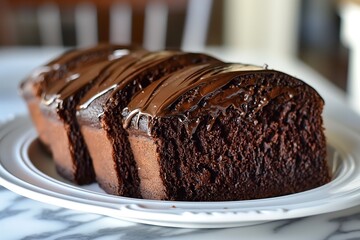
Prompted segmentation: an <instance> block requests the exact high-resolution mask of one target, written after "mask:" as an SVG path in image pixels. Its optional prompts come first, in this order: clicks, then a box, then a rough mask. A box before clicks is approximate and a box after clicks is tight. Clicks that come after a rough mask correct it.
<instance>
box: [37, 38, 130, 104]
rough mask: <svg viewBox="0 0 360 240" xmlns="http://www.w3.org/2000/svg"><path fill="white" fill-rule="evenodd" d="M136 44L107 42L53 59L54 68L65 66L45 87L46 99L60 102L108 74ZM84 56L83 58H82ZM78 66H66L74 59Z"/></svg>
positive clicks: (51, 102) (46, 100) (44, 99)
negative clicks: (122, 44)
mask: <svg viewBox="0 0 360 240" xmlns="http://www.w3.org/2000/svg"><path fill="white" fill-rule="evenodd" d="M133 49H134V47H125V46H117V45H114V46H113V45H105V46H102V45H100V46H98V47H96V48H91V49H89V50H84V51H81V50H79V51H72V52H70V54H65V55H64V56H63V57H62V58H59V59H58V60H57V61H54V62H53V65H50V66H52V67H51V68H52V69H59V68H63V69H66V71H65V70H63V71H65V72H64V73H63V74H61V77H60V78H58V79H57V81H49V82H47V84H46V86H45V87H44V94H43V103H45V104H46V105H51V104H53V103H54V102H57V103H59V104H61V103H62V101H64V99H66V98H68V97H71V96H73V95H74V94H75V93H76V92H78V91H79V90H81V89H82V88H83V87H84V86H85V85H87V84H89V83H92V82H93V81H95V80H97V79H101V78H106V77H107V76H108V75H109V74H110V72H109V71H108V70H109V69H111V67H112V66H117V63H118V62H122V61H120V60H121V59H122V58H123V57H124V56H127V55H128V54H130V51H131V50H133ZM81 57H82V58H81ZM72 62H75V63H73V65H74V64H75V65H76V67H72V68H70V69H67V68H68V66H69V65H70V64H71V63H72Z"/></svg>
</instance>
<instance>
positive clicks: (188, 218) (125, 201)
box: [0, 115, 360, 228]
mask: <svg viewBox="0 0 360 240" xmlns="http://www.w3.org/2000/svg"><path fill="white" fill-rule="evenodd" d="M325 124H326V125H325V126H326V132H325V133H326V134H327V135H330V136H331V135H332V134H335V135H336V134H339V133H340V134H341V132H343V131H345V132H346V134H345V135H347V136H348V137H349V136H350V138H355V139H356V140H357V142H358V144H359V143H360V136H359V134H357V132H356V133H355V132H354V131H351V129H350V128H349V127H347V126H344V125H342V124H339V123H338V122H335V121H333V120H329V119H327V120H326V121H325ZM19 125H21V127H22V128H24V130H25V131H23V133H22V134H20V133H17V131H20V130H19ZM11 126H13V127H11ZM334 130H335V131H334ZM26 134H27V135H28V136H26ZM13 135H15V136H13ZM9 136H13V138H14V137H15V143H17V144H13V145H14V149H13V150H16V149H17V150H20V149H19V146H20V147H21V148H24V147H25V148H26V146H27V147H29V144H30V143H31V142H32V141H34V137H35V138H36V132H35V130H34V128H33V127H32V124H31V120H30V119H29V117H28V116H27V115H23V116H17V117H14V118H12V119H11V120H9V121H7V122H5V123H2V124H0V147H1V146H2V145H4V141H5V142H9V141H14V140H13V139H10V137H9ZM29 139H30V140H29ZM327 139H328V140H329V138H328V136H327ZM20 140H22V142H21V141H20ZM333 140H334V139H333V138H331V140H330V141H329V142H331V144H337V147H339V148H337V150H339V151H343V152H342V154H345V155H349V156H350V157H351V158H354V156H353V155H354V154H355V153H353V154H350V153H349V152H346V146H341V144H339V142H336V141H335V142H336V143H333V142H332V141H333ZM24 141H25V142H24ZM26 144H27V145H26ZM359 145H360V144H359ZM341 148H344V149H341ZM24 151H26V149H25V150H24V149H23V150H21V151H20V154H24ZM16 154H19V153H16ZM1 155H2V154H1V153H0V184H1V185H3V186H4V187H6V188H8V189H9V190H11V191H14V192H16V193H18V194H20V195H23V196H25V197H28V198H32V199H34V200H37V201H42V202H45V203H49V201H46V200H51V201H50V202H51V203H52V204H54V205H58V206H61V207H66V208H72V209H75V210H81V211H85V212H92V213H97V214H102V215H106V216H110V217H115V218H120V219H123V220H127V221H132V222H140V223H146V224H153V225H159V226H170V227H193V228H194V227H195V228H204V227H206V228H209V227H210V228H218V227H234V226H246V225H252V224H257V223H262V222H267V221H273V220H282V219H290V218H297V217H305V216H311V215H317V214H321V213H329V212H334V211H338V210H343V209H346V208H350V207H353V206H356V205H358V204H359V203H360V184H359V186H357V187H358V188H357V189H355V190H354V191H355V192H356V193H355V194H354V193H353V192H352V193H351V194H352V195H351V194H350V195H351V198H348V199H346V198H344V196H346V194H348V193H347V192H345V194H344V195H340V196H337V197H336V196H335V197H336V198H334V199H331V201H324V200H322V201H319V200H317V201H313V202H307V203H306V204H303V206H302V207H299V208H296V207H295V208H292V207H294V206H292V205H294V204H287V205H283V206H286V207H288V208H286V207H277V208H275V209H274V208H272V207H271V206H266V203H269V202H270V203H271V202H272V201H275V202H276V201H280V202H282V201H286V200H287V199H291V198H297V197H299V196H304V195H311V194H314V193H316V191H319V190H321V189H326V188H329V186H330V185H331V183H332V182H333V180H332V181H331V182H330V183H328V184H325V185H323V186H320V187H319V188H316V189H311V190H308V191H305V192H301V193H295V194H291V195H287V196H280V197H274V198H267V199H256V200H241V201H226V202H178V201H159V200H147V199H134V198H127V197H119V196H113V195H109V194H106V193H97V192H93V191H91V190H86V189H83V188H82V187H79V186H74V185H71V184H67V183H64V182H61V181H59V180H56V179H53V178H52V177H51V176H48V175H46V174H45V173H43V172H41V171H40V170H39V169H37V168H36V167H35V166H34V165H33V164H32V163H31V160H30V158H29V157H27V159H26V154H25V159H22V160H17V161H22V162H23V163H25V164H29V166H31V167H30V168H28V169H27V171H29V170H31V171H32V173H34V169H35V171H36V170H37V171H38V172H37V174H36V175H37V176H40V175H39V174H43V175H44V176H47V177H48V178H50V179H52V180H53V181H52V184H54V185H58V184H59V183H62V184H61V185H62V186H61V187H60V188H64V189H67V190H69V188H70V189H71V190H69V191H70V192H71V193H74V192H76V191H77V192H81V193H80V194H85V195H90V197H91V196H92V197H94V196H96V198H95V200H94V199H81V198H80V199H79V196H78V195H75V196H67V197H64V194H63V193H59V192H56V191H55V192H54V191H49V189H46V190H44V189H41V188H40V187H39V186H36V185H34V184H33V183H27V182H25V181H24V179H21V178H19V176H16V174H14V173H11V172H9V171H8V169H6V168H5V167H4V164H3V163H4V161H6V160H4V159H3V157H2V156H1ZM355 155H359V156H360V153H359V152H358V153H357V154H355ZM15 156H17V155H15ZM359 156H357V157H359ZM12 157H14V156H12ZM23 157H24V156H23ZM355 157H356V156H355ZM353 161H355V163H356V164H357V165H359V163H358V162H359V160H358V159H353ZM356 161H358V162H356ZM31 168H33V169H31ZM44 176H43V179H46V178H45V177H44ZM45 184H46V182H45ZM56 190H57V191H58V189H56ZM79 190H81V191H79ZM341 197H343V198H342V199H341ZM96 199H101V200H104V199H105V200H107V201H105V203H100V202H99V200H96ZM335 200H336V201H335ZM316 202H318V203H322V205H321V206H319V205H315V206H314V205H311V204H309V203H312V204H314V203H316ZM259 203H260V206H261V204H265V205H263V206H265V207H261V208H258V207H257V208H256V207H255V208H254V207H253V208H251V207H249V206H248V207H247V210H244V207H246V205H257V204H259ZM194 204H196V205H197V206H201V208H197V209H194V207H192V208H188V207H189V206H191V205H194ZM229 204H230V205H234V206H237V207H234V206H233V207H229V208H226V207H225V205H229ZM159 205H165V206H167V207H164V206H162V207H161V208H159ZM171 205H174V206H175V208H172V207H171ZM211 205H213V206H214V205H216V206H222V205H224V206H223V208H222V209H221V211H220V210H219V208H218V207H217V208H212V207H211ZM149 206H150V208H149ZM169 206H170V207H169ZM178 206H180V207H178ZM209 206H210V207H209ZM280 206H281V205H280ZM89 207H91V208H92V210H89ZM151 207H152V208H151ZM273 207H274V206H273ZM213 210H216V211H213ZM245 217H246V219H244V218H245ZM164 218H165V219H164Z"/></svg>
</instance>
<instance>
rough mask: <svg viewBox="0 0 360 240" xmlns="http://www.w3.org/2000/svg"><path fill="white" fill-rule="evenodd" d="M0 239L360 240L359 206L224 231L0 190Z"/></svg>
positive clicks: (1, 188)
mask: <svg viewBox="0 0 360 240" xmlns="http://www.w3.org/2000/svg"><path fill="white" fill-rule="evenodd" d="M0 199H1V205H0V236H1V239H23V240H47V239H59V240H60V239H61V240H63V239H64V240H65V239H66V240H75V239H76V240H78V239H80V240H85V239H86V240H88V239H89V240H103V239H121V240H138V239H149V240H155V239H161V240H163V239H206V240H210V239H239V238H240V237H241V239H250V238H251V239H314V240H317V239H318V240H339V239H360V206H358V207H355V208H351V209H347V210H344V211H340V212H335V213H329V214H322V215H318V216H313V217H306V218H298V219H289V220H282V221H274V222H270V223H266V224H260V225H256V226H249V227H240V228H228V229H182V228H167V227H159V226H151V225H145V224H135V223H130V222H126V221H121V220H118V219H113V218H109V217H105V216H101V215H96V214H89V213H84V212H80V211H74V210H70V209H65V208H59V207H56V206H53V205H48V204H44V203H40V202H37V201H34V200H31V199H27V198H25V197H22V196H19V195H17V194H15V193H13V192H11V191H8V190H7V189H5V188H3V187H1V186H0Z"/></svg>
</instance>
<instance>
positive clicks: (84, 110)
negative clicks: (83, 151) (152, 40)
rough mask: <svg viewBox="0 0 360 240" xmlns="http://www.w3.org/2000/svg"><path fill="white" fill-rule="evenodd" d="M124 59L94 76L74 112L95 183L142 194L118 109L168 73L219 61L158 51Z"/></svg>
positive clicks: (121, 192)
mask: <svg viewBox="0 0 360 240" xmlns="http://www.w3.org/2000/svg"><path fill="white" fill-rule="evenodd" d="M124 59H125V58H124ZM127 62H128V63H129V64H122V67H120V66H119V67H117V68H116V69H115V70H114V71H111V74H109V75H108V76H107V77H106V78H102V79H101V81H96V83H95V84H94V85H93V86H92V88H91V89H90V90H89V91H88V92H87V94H85V95H84V96H83V97H82V98H81V100H80V101H79V104H78V107H77V114H76V116H77V120H78V122H79V123H80V127H81V132H82V134H83V136H84V139H85V142H86V144H87V146H88V148H89V151H90V155H91V157H92V160H93V166H94V169H95V173H96V179H97V182H98V183H99V185H100V186H101V187H102V188H103V189H104V190H105V191H106V192H108V193H111V194H115V195H121V196H131V197H141V194H140V191H139V178H138V168H137V166H136V163H135V162H134V161H133V155H132V152H131V149H130V145H129V142H128V140H127V136H126V132H125V131H124V130H123V128H122V116H121V112H122V109H123V108H125V107H126V105H127V104H128V103H129V102H130V100H131V98H132V97H133V96H134V95H135V94H137V93H138V92H140V91H142V89H144V88H146V86H147V85H149V84H150V83H151V82H155V81H157V80H158V79H160V78H161V77H163V76H165V75H167V74H169V73H171V72H174V71H176V70H178V69H181V68H184V67H186V66H195V65H198V64H202V63H206V62H220V61H219V60H217V59H215V58H212V57H210V56H208V55H205V54H197V53H184V52H180V51H159V52H151V53H147V54H144V55H143V56H142V57H141V58H140V59H137V60H134V61H132V62H131V64H130V62H129V61H127Z"/></svg>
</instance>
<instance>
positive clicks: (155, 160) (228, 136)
mask: <svg viewBox="0 0 360 240" xmlns="http://www.w3.org/2000/svg"><path fill="white" fill-rule="evenodd" d="M322 109H323V100H322V98H321V97H320V96H319V95H318V94H317V93H316V91H315V90H314V89H313V88H311V87H309V86H308V85H306V84H305V83H304V82H302V81H300V80H298V79H295V78H293V77H291V76H289V75H286V74H284V73H281V72H277V71H273V70H267V69H260V68H258V67H255V66H254V67H252V66H248V65H240V64H227V63H215V64H203V65H199V66H195V67H188V68H184V69H182V70H180V71H177V72H174V73H172V74H169V75H167V76H166V77H164V78H162V79H160V80H159V81H157V82H154V83H152V84H150V85H149V86H148V87H147V88H146V89H144V91H142V92H140V93H139V94H138V95H137V96H135V97H134V98H133V99H132V101H131V102H130V103H129V104H128V107H127V108H125V109H124V112H123V115H124V116H125V121H124V127H125V128H126V129H127V132H128V134H129V141H130V144H131V148H132V151H133V153H134V159H135V162H136V164H137V166H138V168H139V177H140V190H141V194H142V196H143V197H144V198H150V199H166V200H190V201H224V200H240V199H257V198H266V197H274V196H281V195H285V194H290V193H296V192H300V191H305V190H308V189H311V188H315V187H318V186H321V185H323V184H325V183H327V182H328V181H329V180H330V175H329V171H328V166H327V163H326V160H325V159H326V143H325V136H324V133H323V122H322V118H321V113H322Z"/></svg>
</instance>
